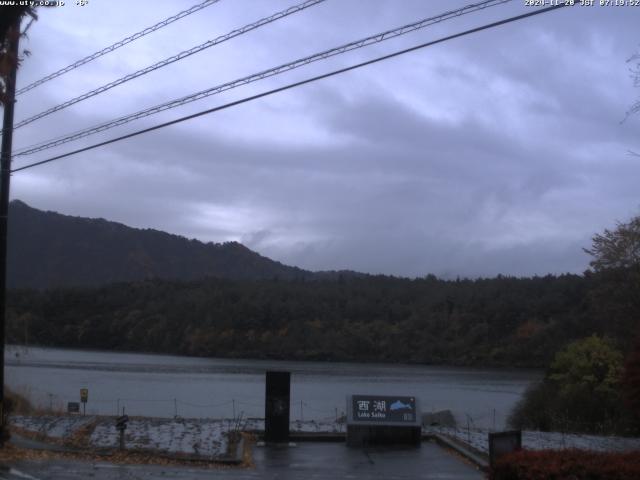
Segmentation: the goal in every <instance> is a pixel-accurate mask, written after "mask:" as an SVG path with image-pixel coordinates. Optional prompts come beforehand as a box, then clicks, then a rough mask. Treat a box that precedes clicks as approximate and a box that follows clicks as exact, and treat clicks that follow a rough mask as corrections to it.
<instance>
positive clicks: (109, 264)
mask: <svg viewBox="0 0 640 480" xmlns="http://www.w3.org/2000/svg"><path fill="white" fill-rule="evenodd" d="M8 242H9V247H8V266H7V268H8V283H9V286H10V287H13V288H52V287H70V286H99V285H104V284H108V283H113V282H129V281H136V280H144V279H151V278H161V279H170V280H171V279H173V280H195V279H200V278H204V277H220V278H229V279H256V280H257V279H273V278H279V279H283V280H290V279H295V278H305V279H312V278H330V277H333V276H336V275H339V272H320V273H312V272H309V271H306V270H302V269H300V268H297V267H290V266H287V265H283V264H282V263H279V262H276V261H273V260H270V259H269V258H266V257H263V256H262V255H260V254H258V253H256V252H254V251H252V250H250V249H248V248H247V247H245V246H244V245H242V244H240V243H237V242H226V243H221V244H220V243H203V242H200V241H198V240H190V239H187V238H185V237H181V236H178V235H171V234H169V233H166V232H161V231H158V230H152V229H138V228H131V227H128V226H126V225H123V224H121V223H116V222H110V221H107V220H104V219H101V218H99V219H93V218H83V217H73V216H68V215H61V214H59V213H56V212H50V211H48V212H45V211H42V210H37V209H35V208H32V207H30V206H28V205H27V204H25V203H24V202H21V201H20V200H13V201H12V202H11V203H10V206H9V240H8Z"/></svg>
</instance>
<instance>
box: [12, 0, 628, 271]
mask: <svg viewBox="0 0 640 480" xmlns="http://www.w3.org/2000/svg"><path fill="white" fill-rule="evenodd" d="M300 1H302V0H300ZM194 3H196V0H180V1H176V0H173V1H168V0H153V1H151V0H142V1H139V2H130V1H119V0H89V1H88V4H87V5H85V6H83V7H80V6H76V1H75V0H73V1H70V0H67V1H66V5H65V6H63V7H58V8H50V9H42V8H41V9H39V11H38V13H39V19H38V21H37V22H36V23H35V24H34V25H33V26H32V28H31V30H30V31H29V38H28V39H27V40H25V41H23V43H22V46H23V47H24V48H27V49H28V50H30V51H31V56H29V57H28V58H26V59H25V61H24V63H23V66H22V68H21V70H20V71H19V74H18V86H19V87H21V86H25V85H27V84H28V83H31V82H32V81H35V80H37V79H38V78H40V77H42V76H44V75H46V74H49V73H51V72H52V71H54V70H57V69H59V68H61V67H64V66H66V65H68V64H70V63H72V62H74V61H76V60H78V59H80V58H81V57H84V56H86V55H88V54H90V53H93V52H94V51H96V50H99V49H101V48H103V47H104V46H106V45H109V44H111V43H113V42H116V41H118V40H120V39H121V38H123V37H125V36H127V35H130V34H132V33H134V32H137V31H139V30H142V29H143V28H145V27H147V26H150V25H152V24H154V23H156V22H158V21H160V20H162V19H164V18H166V17H168V16H171V15H173V14H175V13H177V12H178V11H180V10H183V9H186V8H188V7H189V6H191V5H192V4H194ZM468 3H470V2H469V1H466V2H465V1H452V0H451V1H445V0H441V1H433V0H430V1H425V0H327V1H326V2H324V3H321V4H319V5H318V6H315V7H312V8H309V9H307V10H305V11H303V12H300V13H297V14H295V15H292V16H290V17H287V18H285V19H282V20H280V21H278V22H275V23H272V24H270V25H267V26H264V27H262V28H260V29H258V30H256V31H253V32H251V33H248V34H245V35H242V36H241V37H238V38H236V39H233V40H230V41H228V42H226V43H224V44H222V45H219V46H216V47H213V48H210V49H208V50H206V51H204V52H201V53H198V54H196V55H193V56H191V57H190V58H188V59H185V60H183V61H180V62H178V63H176V64H173V65H172V66H169V67H166V68H162V69H160V70H158V71H156V72H153V73H151V74H148V75H145V76H143V77H141V78H138V79H136V80H133V81H130V82H128V83H126V84H125V85H122V86H119V87H116V88H114V89H112V90H110V91H109V92H108V93H105V94H102V95H100V96H97V97H94V98H92V99H90V100H87V101H85V102H82V103H80V104H77V105H74V106H72V107H70V108H68V109H66V110H63V111H61V112H58V113H56V114H53V115H51V116H49V117H47V118H44V119H42V120H39V121H37V122H34V123H32V124H31V125H28V126H25V127H23V128H20V129H18V130H16V132H15V140H14V148H15V149H17V148H20V147H24V146H27V145H31V144H33V143H37V142H40V141H43V140H46V139H49V138H51V137H56V136H59V135H63V134H65V133H68V132H73V131H76V130H79V129H81V128H84V127H87V126H91V125H94V124H98V123H100V122H103V121H107V120H110V119H113V118H116V117H118V116H121V115H125V114H128V113H132V112H134V111H137V110H141V109H143V108H146V107H150V106H153V105H156V104H158V103H161V102H164V101H167V100H171V99H173V98H177V97H180V96H183V95H187V94H190V93H193V92H196V91H198V90H202V89H205V88H207V87H210V86H214V85H218V84H221V83H224V82H227V81H230V80H234V79H236V78H239V77H242V76H245V75H248V74H251V73H254V72H256V71H258V70H263V69H266V68H269V67H272V66H276V65H279V64H282V63H285V62H287V61H290V60H294V59H296V58H299V57H303V56H307V55H310V54H312V53H315V52H317V51H320V50H324V49H327V48H330V47H334V46H337V45H340V44H342V43H346V42H348V41H351V40H355V39H358V38H361V37H364V36H368V35H371V34H374V33H377V32H380V31H384V30H388V29H391V28H394V27H396V26H400V25H403V24H406V23H410V22H413V21H416V20H419V19H422V18H425V17H429V16H432V15H435V14H438V13H441V12H444V11H446V10H450V9H453V8H458V7H461V6H464V5H466V4H468ZM596 3H597V2H596ZM294 4H296V1H295V0H289V1H287V0H282V1H281V0H221V1H220V2H219V3H217V4H215V5H213V6H210V7H208V8H206V9H204V10H202V11H200V12H199V13H196V14H193V15H191V16H189V17H186V18H184V19H182V20H179V21H177V22H175V23H173V24H172V25H171V26H169V27H166V28H163V29H161V30H159V31H158V32H155V33H153V34H150V35H147V36H146V37H144V38H142V39H140V40H138V41H135V42H133V43H131V44H129V45H127V46H126V47H123V48H121V49H119V50H117V51H116V52H114V53H111V54H109V55H106V56H103V57H101V58H100V59H98V60H96V61H93V62H91V63H90V64H87V65H85V66H83V67H81V68H78V69H76V70H74V71H73V72H71V73H68V74H66V75H64V76H62V77H60V78H58V79H56V80H53V81H50V82H47V83H46V84H44V85H42V86H40V87H38V88H36V89H34V90H31V91H30V92H28V93H25V94H24V95H21V96H20V97H19V98H18V103H17V105H16V121H19V120H22V119H24V118H26V117H29V116H31V115H34V114H36V113H38V112H40V111H41V110H44V109H47V108H49V107H51V106H54V105H56V104H58V103H60V102H63V101H65V100H68V99H70V98H72V97H75V96H77V95H79V94H82V93H85V92H86V91H88V90H91V89H93V88H96V87H98V86H100V85H102V84H105V83H107V82H110V81H112V80H115V79H117V78H120V77H122V76H124V75H126V74H128V73H130V72H133V71H135V70H137V69H140V68H143V67H146V66H147V65H150V64H152V63H154V62H156V61H159V60H161V59H163V58H165V57H168V56H170V55H173V54H176V53H178V52H180V51H181V50H185V49H187V48H190V47H192V46H194V45H196V44H200V43H202V42H204V41H206V40H209V39H213V38H215V37H217V36H219V35H221V34H225V33H227V32H229V31H231V30H233V29H234V28H238V27H241V26H243V25H245V24H247V23H251V22H254V21H255V20H257V19H259V18H262V17H265V16H268V15H270V14H271V13H274V12H276V11H278V10H281V9H284V8H286V7H288V6H290V5H294ZM529 11H532V7H526V6H524V3H523V0H515V1H512V2H510V3H507V4H505V5H501V6H496V7H493V8H491V9H487V10H484V11H482V12H479V13H475V14H470V15H468V16H465V17H460V18H457V19H455V20H453V21H447V22H444V23H441V24H438V25H436V26H434V27H429V28H425V29H423V30H420V31H418V32H414V33H411V34H408V35H405V36H403V37H401V38H399V39H394V40H390V41H387V42H383V43H380V44H377V45H375V46H370V47H367V48H364V49H360V50H357V51H353V52H350V53H348V54H345V55H340V56H337V57H334V58H332V59H330V60H328V61H323V62H318V63H316V64H314V65H310V66H306V67H303V68H300V69H298V70H295V71H293V72H289V73H286V74H282V75H278V76H276V77H273V78H270V79H267V80H264V81H260V82H256V83H253V84H251V85H248V86H244V87H241V88H237V89H234V90H231V91H229V92H226V93H224V94H220V95H215V96H212V97H209V98H207V99H205V100H202V101H198V102H194V103H191V104H190V105H188V106H184V107H180V108H176V109H173V110H170V111H168V112H164V113H162V114H159V115H154V116H151V117H148V118H146V119H144V120H140V121H136V122H132V123H130V124H128V125H126V126H122V127H119V128H116V129H113V130H110V131H108V132H104V133H102V134H99V135H95V136H92V137H89V138H87V139H84V140H81V141H78V142H74V143H70V144H67V145H65V146H62V147H59V148H55V149H51V150H48V151H46V152H42V153H40V154H35V155H33V156H29V157H19V158H16V159H15V161H14V167H19V166H21V165H24V164H26V163H29V162H32V161H37V160H41V159H44V158H47V157H49V156H51V155H54V154H59V153H64V152H66V151H69V150H72V149H75V148H78V147H80V146H84V145H89V144H92V143H95V142H97V141H100V140H104V139H108V138H111V137H113V136H116V135H118V134H123V133H127V132H130V131H133V130H137V129H140V128H143V127H145V126H151V125H154V124H157V123H159V122H161V121H167V120H170V119H173V118H176V117H178V116H182V115H185V114H188V113H192V112H196V111H199V110H204V109H206V108H211V107H213V106H216V105H221V104H223V103H227V102H229V101H231V100H234V99H239V98H242V97H245V96H247V95H249V94H253V93H257V92H261V91H263V90H267V89H270V88H275V87H277V86H281V85H285V84H287V83H290V82H292V81H295V80H300V79H303V78H306V77H309V76H312V75H317V74H319V73H323V72H327V71H330V70H333V69H336V68H339V67H342V66H346V65H350V64H353V63H357V62H359V61H363V60H366V59H370V58H373V57H376V56H379V55H382V54H384V53H390V52H392V51H395V50H398V49H401V48H405V47H407V46H411V45H416V44H419V43H423V42H426V41H428V40H432V39H436V38H439V37H442V36H445V35H449V34H451V33H455V32H457V31H461V30H463V29H467V28H470V27H473V26H478V25H481V24H483V23H487V22H489V21H495V20H496V19H500V18H503V17H507V16H511V15H515V14H519V13H524V12H529ZM639 25H640V7H612V6H610V7H599V6H593V7H573V8H564V9H561V10H559V11H555V12H551V13H547V14H543V15H539V16H535V17H532V18H529V19H526V20H523V21H520V22H515V23H511V24H508V25H505V26H502V27H498V28H495V29H491V30H487V31H484V32H480V33H477V34H473V35H470V36H466V37H463V38H459V39H456V40H452V41H449V42H446V43H443V44H440V45H437V46H434V47H429V48H427V49H423V50H420V51H417V52H413V53H409V54H406V55H403V56H401V57H397V58H394V59H392V60H388V61H385V62H382V63H379V64H376V65H373V66H368V67H365V68H362V69H359V70H357V71H353V72H350V73H346V74H343V75H340V76H337V77H333V78H331V79H327V80H323V81H320V82H317V83H314V84H311V85H306V86H303V87H300V88H297V89H295V90H289V91H287V92H284V93H280V94H276V95H273V96H270V97H268V98H263V99H260V100H256V101H254V102H251V103H246V104H243V105H241V106H237V107H234V108H230V109H228V110H224V111H221V112H218V113H214V114H212V115H208V116H206V117H201V118H198V119H195V120H192V121H189V122H185V123H181V124H179V125H175V126H172V127H169V128H166V129H162V130H159V131H156V132H153V133H149V134H146V135H144V136H141V137H136V138H134V139H130V140H126V141H122V142H119V143H117V144H113V145H110V146H107V147H103V148H100V149H96V150H93V151H90V152H87V153H83V154H79V155H76V156H73V157H70V158H66V159H64V160H60V161H57V162H54V163H50V164H48V165H44V166H41V167H37V168H33V169H30V170H25V171H22V172H17V173H16V174H15V175H14V176H13V177H12V191H11V196H12V198H18V199H21V200H23V201H25V202H26V203H28V204H30V205H32V206H34V207H36V208H40V209H45V210H54V211H58V212H61V213H65V214H70V215H80V216H87V217H103V218H106V219H109V220H114V221H118V222H122V223H125V224H127V225H131V226H135V227H141V228H155V229H159V230H164V231H168V232H171V233H176V234H180V235H184V236H186V237H189V238H197V239H200V240H203V241H213V242H223V241H229V240H236V241H239V242H242V243H243V244H245V245H246V246H248V247H249V248H251V249H253V250H255V251H257V252H259V253H261V254H263V255H266V256H268V257H270V258H273V259H276V260H279V261H281V262H283V263H286V264H291V265H297V266H299V267H302V268H306V269H312V270H328V269H352V270H358V271H364V272H371V273H385V274H393V275H403V276H422V275H426V274H428V273H433V274H435V275H438V276H441V277H445V278H452V277H456V276H471V277H475V276H493V275H496V274H498V273H502V274H506V275H517V276H529V275H543V274H546V273H563V272H574V273H581V272H583V271H584V270H585V269H586V268H587V267H588V261H589V259H588V257H587V256H586V255H585V254H584V253H583V252H582V247H588V246H589V245H590V238H591V236H592V235H593V234H594V233H595V232H599V231H601V230H602V229H603V228H606V227H612V226H614V225H615V222H616V220H622V221H624V220H627V219H628V218H630V217H631V216H633V215H637V214H638V213H640V188H638V183H639V179H640V157H636V156H633V155H630V154H629V153H628V151H629V150H637V151H640V137H639V136H638V131H639V129H640V115H638V116H636V117H631V118H629V119H628V120H627V121H625V122H621V121H622V120H623V119H624V116H625V112H626V111H627V109H628V108H629V107H630V106H631V105H632V104H633V103H634V102H635V101H636V100H637V98H638V96H639V95H640V89H637V88H635V89H634V87H633V82H632V79H631V77H630V72H629V68H630V67H631V65H630V64H629V63H627V59H629V57H631V56H632V55H633V54H634V53H635V52H637V51H638V49H639V45H640V33H639V31H640V30H639V29H638V26H639Z"/></svg>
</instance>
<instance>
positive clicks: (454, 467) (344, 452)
mask: <svg viewBox="0 0 640 480" xmlns="http://www.w3.org/2000/svg"><path fill="white" fill-rule="evenodd" d="M253 453H254V455H253V456H254V460H255V464H256V466H255V468H227V469H215V470H211V469H202V468H195V467H181V468H178V467H173V466H172V467H167V466H157V465H151V466H149V465H114V464H109V463H91V462H77V461H67V460H57V461H55V462H35V461H29V462H18V463H16V464H15V465H12V466H11V467H12V469H13V471H6V470H5V471H0V479H3V480H8V479H10V480H36V479H37V480H63V479H65V480H66V479H69V480H79V479H83V480H86V479H95V480H116V479H123V480H150V479H179V480H187V479H193V480H200V479H212V478H213V479H215V478H219V479H229V480H255V479H258V478H260V479H272V480H276V479H277V480H303V479H304V480H308V479H313V480H325V479H326V480H329V479H331V480H333V479H336V478H348V479H352V480H360V479H388V480H407V479H443V480H444V479H461V480H472V479H473V480H478V479H482V478H484V475H483V474H482V473H481V472H479V471H478V470H477V469H476V468H475V467H473V466H471V465H469V464H467V463H465V462H463V461H462V460H461V459H459V458H458V457H456V456H454V455H452V454H451V453H449V452H448V451H447V450H444V449H442V448H441V447H439V446H437V445H435V444H433V443H430V442H425V443H423V444H422V446H421V447H420V448H415V449H384V450H383V449H377V450H373V449H371V450H368V451H363V450H359V449H350V448H347V447H346V446H345V445H344V444H343V443H299V444H298V445H297V446H294V447H257V446H254V447H253Z"/></svg>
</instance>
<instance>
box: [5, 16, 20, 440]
mask: <svg viewBox="0 0 640 480" xmlns="http://www.w3.org/2000/svg"><path fill="white" fill-rule="evenodd" d="M7 38H8V41H9V48H8V49H7V55H8V57H9V62H11V64H12V65H11V71H10V72H9V74H8V75H7V78H6V79H5V87H6V96H5V104H4V117H3V121H2V146H1V147H0V447H3V446H4V437H5V432H6V427H7V426H6V425H5V401H4V400H5V399H4V342H5V328H6V326H5V316H6V310H7V308H6V307H7V305H6V303H7V227H8V222H7V220H8V216H9V183H10V179H11V142H12V140H13V106H14V104H15V98H16V76H17V72H18V44H19V43H20V17H18V18H17V19H16V21H15V22H14V24H13V25H12V26H11V29H10V30H9V32H8V33H7Z"/></svg>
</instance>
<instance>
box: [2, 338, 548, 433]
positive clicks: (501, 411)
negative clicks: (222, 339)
mask: <svg viewBox="0 0 640 480" xmlns="http://www.w3.org/2000/svg"><path fill="white" fill-rule="evenodd" d="M5 362H6V367H5V379H6V383H7V385H8V386H9V387H11V388H12V389H14V390H16V391H18V392H20V393H23V394H26V395H27V396H29V397H30V398H31V400H32V401H33V402H34V403H36V404H37V405H39V406H43V407H49V406H52V407H54V408H58V409H66V405H67V402H70V401H72V402H78V401H79V400H80V389H81V388H88V389H89V398H88V402H87V404H86V411H87V413H88V414H100V415H115V414H116V412H118V411H120V412H121V411H122V408H123V407H125V409H126V413H127V414H129V415H143V416H153V417H173V416H175V415H179V416H182V417H210V418H231V417H234V416H237V415H240V413H242V414H243V416H244V417H263V416H264V389H265V385H264V376H265V375H264V374H265V371H267V370H287V371H290V372H291V373H292V375H291V418H292V420H299V419H302V420H305V421H306V420H328V419H334V418H335V417H336V415H341V414H342V413H343V412H344V411H345V410H346V396H347V395H349V394H379V395H403V396H415V397H417V398H418V399H420V402H421V406H422V410H423V412H429V411H437V410H443V409H450V410H452V411H453V412H454V414H455V415H456V418H457V420H458V422H459V423H460V424H463V425H464V426H466V425H467V422H469V423H470V424H471V426H475V427H483V428H498V429H499V428H503V427H504V426H505V419H506V417H507V415H508V414H509V411H510V410H511V408H513V406H514V405H515V403H516V402H517V401H518V400H519V399H520V398H521V396H522V393H523V392H524V390H525V389H526V387H527V386H528V385H529V384H530V383H531V382H533V381H536V380H538V379H540V378H542V372H539V371H533V370H513V369H485V368H463V367H440V366H438V367H434V366H422V365H404V364H372V363H328V362H297V361H296V362H294V361H275V360H274V361H269V360H239V359H219V358H196V357H179V356H170V355H151V354H138V353H114V352H104V351H81V350H67V349H57V348H37V347H28V348H26V347H21V346H7V348H6V353H5Z"/></svg>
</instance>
